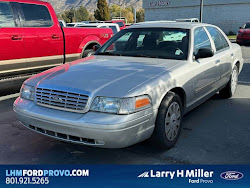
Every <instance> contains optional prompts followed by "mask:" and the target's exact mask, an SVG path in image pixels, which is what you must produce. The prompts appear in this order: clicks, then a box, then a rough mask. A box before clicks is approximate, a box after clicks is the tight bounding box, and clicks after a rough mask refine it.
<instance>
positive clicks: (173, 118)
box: [165, 102, 181, 141]
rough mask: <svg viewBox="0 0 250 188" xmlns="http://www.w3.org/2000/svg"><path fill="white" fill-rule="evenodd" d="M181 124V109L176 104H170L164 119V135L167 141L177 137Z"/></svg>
mask: <svg viewBox="0 0 250 188" xmlns="http://www.w3.org/2000/svg"><path fill="white" fill-rule="evenodd" d="M180 122H181V109H180V105H179V104H178V103H177V102H173V103H171V105H170V106H169V108H168V110H167V113H166V117H165V134H166V137H167V139H168V140H169V141H173V140H174V139H175V137H176V136H177V135H178V132H179V129H180Z"/></svg>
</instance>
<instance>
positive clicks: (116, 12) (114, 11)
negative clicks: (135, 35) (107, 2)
mask: <svg viewBox="0 0 250 188" xmlns="http://www.w3.org/2000/svg"><path fill="white" fill-rule="evenodd" d="M120 9H121V7H120V6H118V5H115V4H114V5H112V6H111V7H110V8H109V12H110V15H111V18H113V17H119V16H120Z"/></svg>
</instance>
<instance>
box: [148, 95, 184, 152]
mask: <svg viewBox="0 0 250 188" xmlns="http://www.w3.org/2000/svg"><path fill="white" fill-rule="evenodd" d="M182 116H183V107H182V101H181V99H180V97H179V95H177V94H176V93H173V92H169V93H168V94H167V95H166V96H165V98H164V99H163V100H162V102H161V105H160V108H159V111H158V115H157V118H156V122H155V129H154V132H153V134H152V136H151V141H152V142H153V144H154V145H155V146H157V147H160V148H162V149H170V148H172V147H174V145H175V144H176V142H177V140H178V138H179V136H180V131H181V124H182Z"/></svg>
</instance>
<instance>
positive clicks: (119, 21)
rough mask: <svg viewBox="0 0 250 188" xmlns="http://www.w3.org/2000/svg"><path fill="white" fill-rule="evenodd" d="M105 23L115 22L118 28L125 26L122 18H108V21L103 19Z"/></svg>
mask: <svg viewBox="0 0 250 188" xmlns="http://www.w3.org/2000/svg"><path fill="white" fill-rule="evenodd" d="M105 23H115V24H118V25H119V27H120V30H122V29H124V28H126V25H125V22H124V20H109V21H105Z"/></svg>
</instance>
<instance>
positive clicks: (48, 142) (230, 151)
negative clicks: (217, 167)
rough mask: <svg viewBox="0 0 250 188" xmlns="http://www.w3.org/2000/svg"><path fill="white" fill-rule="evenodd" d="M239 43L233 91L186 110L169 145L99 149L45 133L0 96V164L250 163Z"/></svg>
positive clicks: (247, 80)
mask: <svg viewBox="0 0 250 188" xmlns="http://www.w3.org/2000/svg"><path fill="white" fill-rule="evenodd" d="M242 49H243V55H244V58H245V65H244V68H243V71H242V73H241V75H240V77H239V86H238V89H237V92H236V94H235V96H234V97H233V98H232V99H227V100H225V99H221V98H220V97H219V96H218V95H215V96H213V97H212V98H211V99H210V100H208V101H207V102H205V103H204V104H202V105H200V106H199V107H197V108H196V109H194V110H192V111H191V112H189V113H188V114H186V115H185V117H184V123H183V130H182V133H181V136H180V139H179V141H178V143H177V145H176V146H175V147H174V148H173V149H171V150H168V151H158V150H157V149H155V148H154V147H152V146H150V145H149V144H148V143H147V142H146V141H145V142H142V143H139V144H136V145H134V146H131V147H128V148H124V149H100V148H92V147H87V146H82V145H75V144H69V143H64V142H60V141H58V140H54V139H51V138H48V137H46V136H43V135H40V134H38V133H35V132H33V131H30V130H28V129H26V128H25V127H23V126H22V125H21V124H20V123H19V122H18V121H17V120H16V118H15V114H14V112H13V110H12V104H13V102H14V100H15V96H12V98H11V97H7V98H9V99H7V98H6V97H0V164H250V136H249V135H250V115H249V114H250V47H242ZM13 84H16V85H18V83H13ZM16 90H18V88H14V89H11V91H12V92H13V91H16ZM9 91H10V90H9ZM1 94H2V95H5V94H6V91H1Z"/></svg>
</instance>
